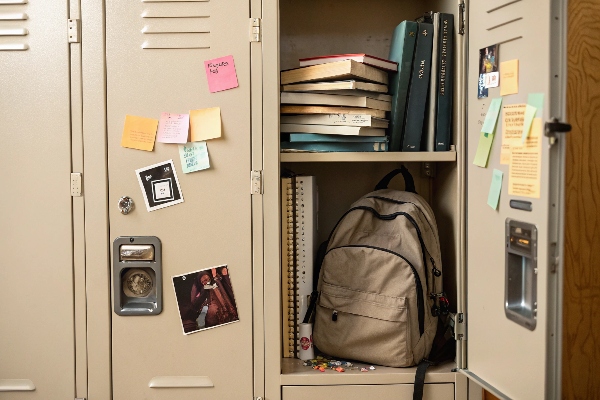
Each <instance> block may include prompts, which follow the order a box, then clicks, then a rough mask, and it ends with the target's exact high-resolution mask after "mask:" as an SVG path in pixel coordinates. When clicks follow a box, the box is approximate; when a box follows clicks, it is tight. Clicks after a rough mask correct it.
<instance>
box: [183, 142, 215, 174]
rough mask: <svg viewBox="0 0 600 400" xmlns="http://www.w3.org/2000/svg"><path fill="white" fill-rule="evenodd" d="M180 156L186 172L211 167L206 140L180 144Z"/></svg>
mask: <svg viewBox="0 0 600 400" xmlns="http://www.w3.org/2000/svg"><path fill="white" fill-rule="evenodd" d="M179 157H180V158H181V169H182V170H183V173H184V174H189V173H190V172H196V171H201V170H203V169H207V168H210V160H209V159H208V148H207V146H206V142H196V143H187V144H182V145H179Z"/></svg>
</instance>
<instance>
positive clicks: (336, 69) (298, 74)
mask: <svg viewBox="0 0 600 400" xmlns="http://www.w3.org/2000/svg"><path fill="white" fill-rule="evenodd" d="M340 79H361V80H365V81H368V82H374V83H382V84H384V85H387V84H388V73H387V72H386V71H382V70H380V69H377V68H375V67H371V66H369V65H365V64H362V63H359V62H356V61H354V60H345V61H338V62H331V63H327V64H319V65H312V66H310V67H301V68H294V69H290V70H287V71H281V84H282V85H286V84H288V83H299V82H311V81H326V80H332V81H337V80H340Z"/></svg>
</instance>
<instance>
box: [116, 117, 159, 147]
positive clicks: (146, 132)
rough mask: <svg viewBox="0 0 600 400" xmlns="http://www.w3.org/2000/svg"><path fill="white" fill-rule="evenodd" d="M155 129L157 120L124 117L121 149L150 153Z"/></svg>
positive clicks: (154, 137)
mask: <svg viewBox="0 0 600 400" xmlns="http://www.w3.org/2000/svg"><path fill="white" fill-rule="evenodd" d="M157 128H158V120H157V119H152V118H144V117H136V116H135V115H126V116H125V126H124V127H123V136H121V147H127V148H129V149H137V150H145V151H152V150H153V149H154V140H155V139H156V129H157Z"/></svg>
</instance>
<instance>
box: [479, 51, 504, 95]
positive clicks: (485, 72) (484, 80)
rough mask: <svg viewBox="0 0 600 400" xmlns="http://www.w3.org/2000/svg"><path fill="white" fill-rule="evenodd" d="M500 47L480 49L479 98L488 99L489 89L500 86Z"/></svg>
mask: <svg viewBox="0 0 600 400" xmlns="http://www.w3.org/2000/svg"><path fill="white" fill-rule="evenodd" d="M498 62H499V60H498V45H497V44H494V45H491V46H488V47H484V48H483V49H479V81H478V82H477V98H478V99H482V98H485V97H488V88H490V87H496V86H498V79H497V78H498Z"/></svg>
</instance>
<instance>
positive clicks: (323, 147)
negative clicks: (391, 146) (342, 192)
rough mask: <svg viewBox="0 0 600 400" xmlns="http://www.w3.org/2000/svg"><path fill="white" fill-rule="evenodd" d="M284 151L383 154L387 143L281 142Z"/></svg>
mask: <svg viewBox="0 0 600 400" xmlns="http://www.w3.org/2000/svg"><path fill="white" fill-rule="evenodd" d="M281 149H282V150H286V149H288V150H304V151H314V152H332V153H335V152H340V153H344V152H382V151H387V150H388V146H387V142H335V143H332V142H313V143H311V142H294V143H290V142H281Z"/></svg>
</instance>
